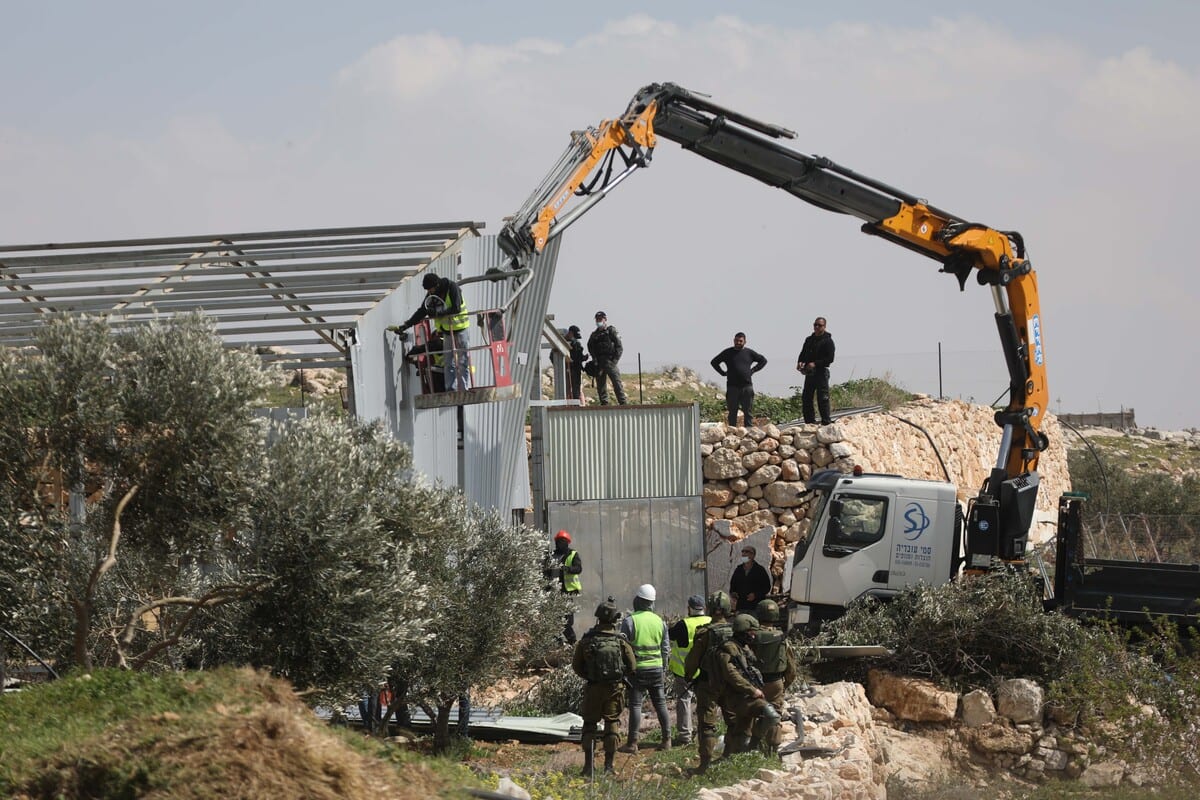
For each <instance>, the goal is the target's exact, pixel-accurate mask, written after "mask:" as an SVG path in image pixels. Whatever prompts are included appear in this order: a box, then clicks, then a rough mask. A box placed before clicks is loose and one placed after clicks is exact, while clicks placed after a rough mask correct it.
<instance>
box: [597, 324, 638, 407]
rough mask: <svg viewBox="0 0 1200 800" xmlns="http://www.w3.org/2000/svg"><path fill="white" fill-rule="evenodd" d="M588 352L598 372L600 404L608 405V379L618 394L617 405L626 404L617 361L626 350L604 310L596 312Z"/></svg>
mask: <svg viewBox="0 0 1200 800" xmlns="http://www.w3.org/2000/svg"><path fill="white" fill-rule="evenodd" d="M587 349H588V353H589V354H590V355H591V357H592V363H593V364H594V365H595V368H596V372H595V378H596V397H597V398H598V399H599V400H600V405H602V406H606V405H608V381H612V387H613V392H614V393H615V394H616V395H617V405H621V406H623V405H625V404H626V403H627V402H628V401H627V400H626V398H625V386H624V384H622V383H621V370H620V369H618V368H617V362H618V361H620V360H621V353H623V352H624V351H625V348H624V346H623V345H622V344H621V337H620V336H618V335H617V329H616V328H614V327H612V326H611V325H609V324H608V315H607V314H605V313H604V312H603V311H597V312H596V329H595V330H594V331H592V335H591V336H589V337H588V343H587Z"/></svg>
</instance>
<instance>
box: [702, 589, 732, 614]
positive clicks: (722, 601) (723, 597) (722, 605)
mask: <svg viewBox="0 0 1200 800" xmlns="http://www.w3.org/2000/svg"><path fill="white" fill-rule="evenodd" d="M705 607H706V608H707V609H708V613H710V614H715V613H717V612H718V611H720V612H721V613H723V614H728V613H729V612H730V610H731V609H732V608H733V604H732V603H730V602H729V595H727V594H726V593H725V592H719V591H718V592H713V593H712V594H710V595H709V596H708V600H707V601H706V602H705Z"/></svg>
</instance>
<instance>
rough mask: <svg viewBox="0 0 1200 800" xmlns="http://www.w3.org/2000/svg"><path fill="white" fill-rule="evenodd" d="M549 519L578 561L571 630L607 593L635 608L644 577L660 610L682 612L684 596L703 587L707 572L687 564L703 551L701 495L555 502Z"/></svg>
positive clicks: (588, 620)
mask: <svg viewBox="0 0 1200 800" xmlns="http://www.w3.org/2000/svg"><path fill="white" fill-rule="evenodd" d="M547 520H548V526H547V527H548V530H550V531H557V530H560V529H565V530H568V531H570V533H571V536H572V542H571V545H572V547H574V548H575V549H576V550H578V551H579V557H580V559H581V561H582V562H583V573H582V574H581V575H580V579H581V582H582V584H583V590H582V591H581V592H580V595H579V598H578V608H579V613H578V615H577V617H576V620H575V628H576V632H582V630H584V629H586V628H587V627H588V626H590V625H591V624H592V616H593V613H594V611H595V608H596V606H597V605H598V604H599V603H600V602H601V601H602V600H604V599H605V598H606V597H608V596H612V597H613V598H614V599H615V600H616V601H617V605H618V607H619V608H623V609H626V610H628V609H630V608H632V606H633V596H634V593H635V592H636V590H637V587H638V586H640V585H641V584H643V583H650V584H653V585H654V587H655V589H656V590H657V600H656V601H655V610H656V611H657V612H658V613H659V615H660V616H663V617H668V616H682V615H683V614H684V610H685V607H686V603H687V598H688V597H689V596H691V595H693V594H703V593H705V574H704V571H703V570H702V569H694V568H693V567H692V565H693V564H695V563H697V562H699V561H700V560H701V558H702V552H703V522H704V520H703V509H702V508H701V499H700V498H699V497H678V498H656V499H653V500H650V499H646V500H577V501H565V502H556V503H550V504H549V506H548V509H547ZM549 544H550V543H549V540H547V546H549Z"/></svg>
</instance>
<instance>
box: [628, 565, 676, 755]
mask: <svg viewBox="0 0 1200 800" xmlns="http://www.w3.org/2000/svg"><path fill="white" fill-rule="evenodd" d="M657 596H658V593H657V592H656V591H654V586H653V585H652V584H649V583H643V584H642V585H641V586H639V587H638V588H637V592H636V593H635V594H634V597H633V613H632V614H630V615H629V616H627V617H626V618H625V619H624V620H622V621H621V633H623V634H625V638H627V639H629V641H630V642H631V643H632V644H633V653H634V655H635V656H637V671H636V672H635V673H634V675H633V686H632V690H631V691H630V696H629V738H628V740H626V742H625V744H624V745H623V746H622V747H621V748H620V751H621V752H622V753H636V752H637V751H638V734H639V730H638V729H639V728H640V727H641V724H642V697H643V695H644V694H645V693H649V694H650V703H651V704H652V705H653V706H654V713H655V715H657V716H658V726H659V728H660V729H661V730H662V742H661V743H660V744H659V745H658V749H659V750H670V749H671V718H670V717H669V716H667V692H666V685H665V683H664V680H663V679H664V677H665V674H666V666H667V662H668V661H669V660H670V657H671V640H670V638H669V637H668V636H667V623H666V622H664V621H663V619H662V617H660V616H658V614H655V613H654V599H655V597H657Z"/></svg>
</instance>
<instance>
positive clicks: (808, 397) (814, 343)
mask: <svg viewBox="0 0 1200 800" xmlns="http://www.w3.org/2000/svg"><path fill="white" fill-rule="evenodd" d="M832 363H833V337H832V336H830V335H829V331H827V330H825V318H824V317H817V319H816V320H815V321H814V322H813V332H812V335H811V336H809V337H808V338H807V339H805V340H804V347H802V348H800V355H798V356H796V369H797V370H798V371H799V372H800V374H802V375H803V376H804V393H803V395H802V402H803V404H804V421H805V422H807V423H809V424H810V425H811V424H812V423H814V422H816V421H817V415H816V414H815V413H814V410H813V395H814V394H815V395H816V396H817V406H818V407H819V408H820V409H821V424H822V425H828V424H829V423H831V422H832V421H833V420H832V418H831V417H830V415H829V365H830V364H832Z"/></svg>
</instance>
